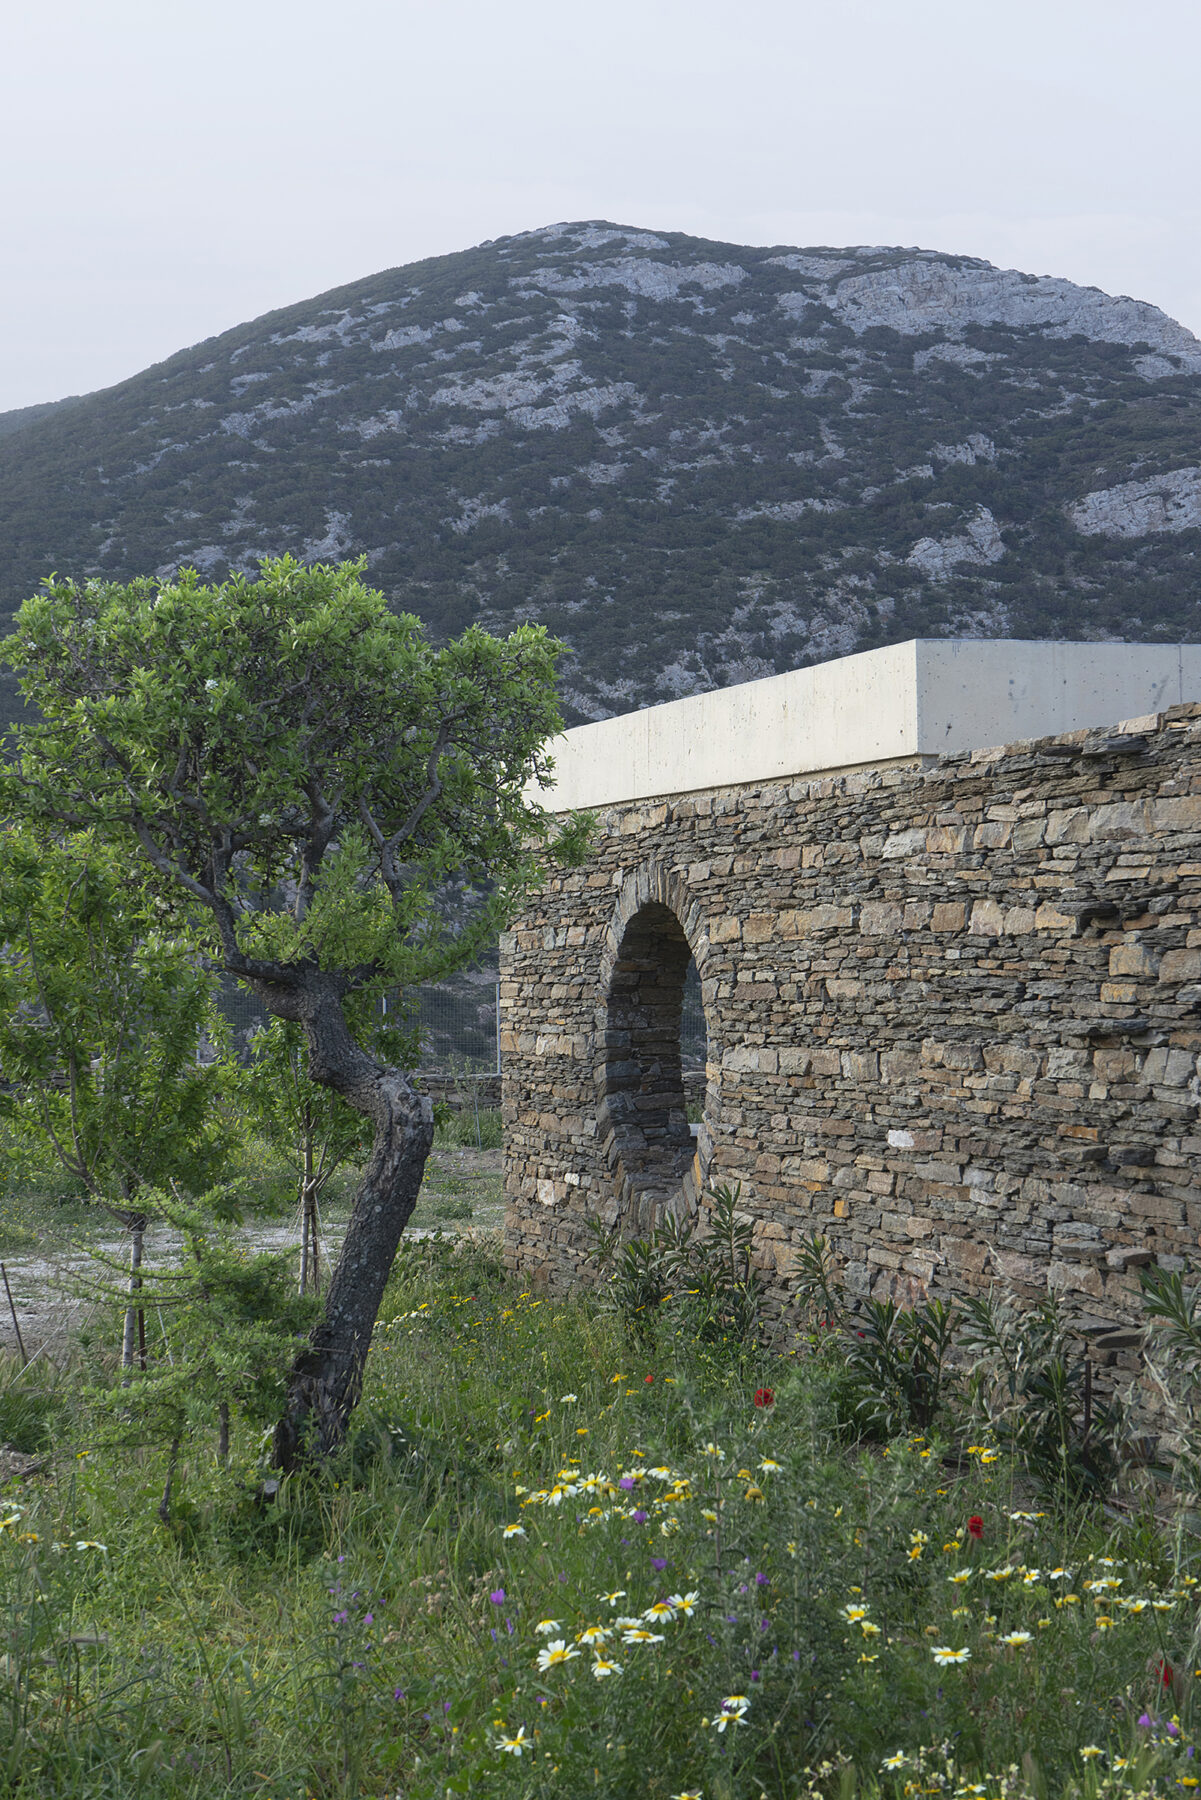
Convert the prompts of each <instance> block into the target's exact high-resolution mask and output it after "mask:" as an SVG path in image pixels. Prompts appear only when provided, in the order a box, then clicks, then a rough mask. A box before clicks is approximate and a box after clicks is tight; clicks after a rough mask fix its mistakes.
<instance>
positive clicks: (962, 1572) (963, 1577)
mask: <svg viewBox="0 0 1201 1800" xmlns="http://www.w3.org/2000/svg"><path fill="white" fill-rule="evenodd" d="M971 1579H972V1571H971V1570H970V1569H957V1570H956V1571H955V1573H954V1575H948V1576H947V1580H948V1581H949V1582H950V1583H951V1584H952V1586H954V1587H962V1586H963V1584H964V1582H965V1581H970V1580H971Z"/></svg>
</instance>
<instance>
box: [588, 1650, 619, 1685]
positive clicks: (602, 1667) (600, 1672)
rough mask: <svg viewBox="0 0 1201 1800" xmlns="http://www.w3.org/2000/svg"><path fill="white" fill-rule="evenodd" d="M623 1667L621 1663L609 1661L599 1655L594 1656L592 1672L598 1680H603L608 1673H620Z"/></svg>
mask: <svg viewBox="0 0 1201 1800" xmlns="http://www.w3.org/2000/svg"><path fill="white" fill-rule="evenodd" d="M621 1667H622V1665H621V1664H620V1663H615V1662H609V1661H607V1660H606V1658H605V1657H603V1656H597V1657H594V1658H593V1663H592V1673H593V1674H594V1675H595V1676H596V1679H597V1680H598V1681H603V1680H604V1679H605V1676H606V1675H620V1674H621Z"/></svg>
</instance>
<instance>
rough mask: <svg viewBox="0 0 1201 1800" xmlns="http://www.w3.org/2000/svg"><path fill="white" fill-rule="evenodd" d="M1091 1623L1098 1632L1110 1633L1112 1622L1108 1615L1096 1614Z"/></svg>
mask: <svg viewBox="0 0 1201 1800" xmlns="http://www.w3.org/2000/svg"><path fill="white" fill-rule="evenodd" d="M1093 1623H1094V1624H1095V1625H1096V1627H1097V1630H1098V1631H1111V1630H1112V1629H1113V1620H1112V1619H1111V1618H1110V1616H1109V1614H1108V1613H1098V1614H1097V1617H1096V1618H1095V1619H1094V1621H1093Z"/></svg>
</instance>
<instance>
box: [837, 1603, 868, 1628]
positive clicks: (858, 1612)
mask: <svg viewBox="0 0 1201 1800" xmlns="http://www.w3.org/2000/svg"><path fill="white" fill-rule="evenodd" d="M842 1616H843V1618H844V1619H845V1620H846V1622H847V1624H848V1625H858V1623H859V1621H860V1619H866V1617H867V1608H866V1606H844V1607H843V1609H842Z"/></svg>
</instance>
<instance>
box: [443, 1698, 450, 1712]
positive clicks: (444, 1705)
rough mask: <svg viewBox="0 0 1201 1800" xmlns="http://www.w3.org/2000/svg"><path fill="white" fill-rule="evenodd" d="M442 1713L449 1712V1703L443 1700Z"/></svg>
mask: <svg viewBox="0 0 1201 1800" xmlns="http://www.w3.org/2000/svg"><path fill="white" fill-rule="evenodd" d="M442 1711H443V1712H449V1711H450V1701H449V1700H444V1701H443V1702H442Z"/></svg>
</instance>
